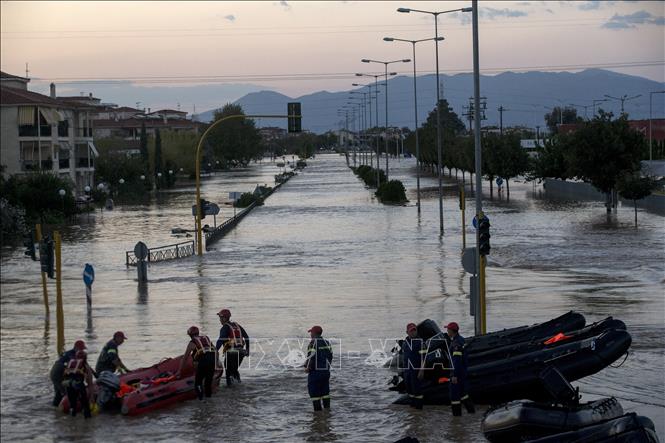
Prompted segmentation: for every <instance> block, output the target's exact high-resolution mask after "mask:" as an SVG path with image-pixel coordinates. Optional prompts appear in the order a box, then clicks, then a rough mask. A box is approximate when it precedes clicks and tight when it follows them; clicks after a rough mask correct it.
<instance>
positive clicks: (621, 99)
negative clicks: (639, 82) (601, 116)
mask: <svg viewBox="0 0 665 443" xmlns="http://www.w3.org/2000/svg"><path fill="white" fill-rule="evenodd" d="M603 97H607V98H611V99H612V100H619V101H620V102H621V113H622V114H623V104H624V103H625V102H627V101H628V100H632V99H634V98H638V97H642V94H637V95H634V96H632V97H628V94H624V95H622V96H621V97H612V96H611V95H607V94H605V95H604V96H603Z"/></svg>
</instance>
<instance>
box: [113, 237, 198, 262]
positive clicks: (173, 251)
mask: <svg viewBox="0 0 665 443" xmlns="http://www.w3.org/2000/svg"><path fill="white" fill-rule="evenodd" d="M194 252H195V249H194V240H188V241H186V242H182V243H176V244H173V245H166V246H158V247H156V248H150V249H148V263H154V262H160V261H167V260H176V259H178V258H184V257H191V256H192V255H194ZM137 262H138V259H137V258H136V256H135V255H134V251H126V252H125V265H126V266H136V264H137Z"/></svg>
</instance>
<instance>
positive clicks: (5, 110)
mask: <svg viewBox="0 0 665 443" xmlns="http://www.w3.org/2000/svg"><path fill="white" fill-rule="evenodd" d="M29 81H30V80H29V79H27V78H23V77H18V76H14V75H10V74H7V73H4V72H0V135H1V139H0V164H2V165H3V166H4V172H3V174H4V175H6V176H7V175H14V174H30V173H35V172H50V173H53V174H56V175H58V176H60V177H62V178H67V179H69V180H70V181H71V182H72V184H73V185H74V189H75V192H76V194H77V195H83V194H84V189H85V187H86V186H90V187H93V186H94V172H95V158H96V157H97V156H98V153H97V149H96V148H95V145H94V139H93V128H92V119H91V112H92V111H93V110H94V106H93V105H91V104H89V103H85V102H81V101H76V100H71V98H57V97H56V95H55V86H54V85H53V84H51V94H50V96H47V95H43V94H38V93H36V92H32V91H29V90H28V82H29Z"/></svg>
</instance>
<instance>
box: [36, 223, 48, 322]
mask: <svg viewBox="0 0 665 443" xmlns="http://www.w3.org/2000/svg"><path fill="white" fill-rule="evenodd" d="M35 240H37V243H41V241H42V225H41V224H37V225H35ZM40 251H41V248H40ZM40 254H41V252H40ZM40 261H41V257H40ZM40 269H41V264H40ZM41 274H42V290H43V292H44V309H46V317H47V318H48V316H49V315H50V310H49V307H48V287H47V286H46V272H44V271H41Z"/></svg>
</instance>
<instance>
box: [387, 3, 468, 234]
mask: <svg viewBox="0 0 665 443" xmlns="http://www.w3.org/2000/svg"><path fill="white" fill-rule="evenodd" d="M471 11H473V8H458V9H450V10H448V11H423V10H420V9H411V8H397V12H402V13H407V14H408V13H411V12H419V13H422V14H430V15H433V16H434V38H435V42H436V44H435V47H436V151H437V161H438V170H439V171H438V172H439V232H440V234H441V235H443V176H442V173H443V154H442V152H441V150H442V147H441V144H442V141H441V135H442V130H441V105H440V102H441V91H440V86H439V41H438V40H437V39H438V37H439V15H441V14H448V13H451V12H471Z"/></svg>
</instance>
